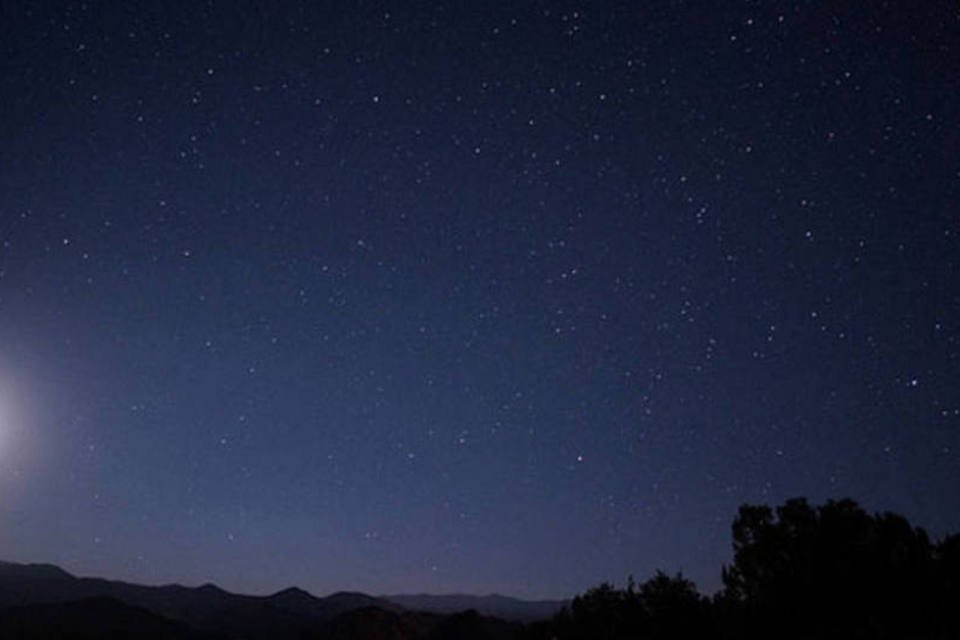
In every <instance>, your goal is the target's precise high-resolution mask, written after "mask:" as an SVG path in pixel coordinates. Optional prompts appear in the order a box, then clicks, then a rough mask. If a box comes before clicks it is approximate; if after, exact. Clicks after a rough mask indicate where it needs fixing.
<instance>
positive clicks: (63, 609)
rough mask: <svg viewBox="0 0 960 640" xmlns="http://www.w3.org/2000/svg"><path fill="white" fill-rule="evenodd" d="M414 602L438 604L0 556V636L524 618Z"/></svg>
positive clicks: (273, 633)
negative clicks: (240, 586)
mask: <svg viewBox="0 0 960 640" xmlns="http://www.w3.org/2000/svg"><path fill="white" fill-rule="evenodd" d="M419 598H420V600H421V601H422V602H423V603H424V604H427V605H429V604H430V603H431V602H433V603H437V602H441V603H443V605H444V606H443V609H444V611H429V610H419V609H418V610H412V608H410V607H406V606H404V605H402V604H401V603H399V602H396V601H393V600H390V599H388V598H382V597H376V596H371V595H368V594H365V593H360V592H351V591H338V592H334V593H332V594H330V595H328V596H324V597H318V596H315V595H313V594H311V593H310V592H309V591H306V590H305V589H302V588H300V587H296V586H291V587H287V588H285V589H281V590H279V591H277V592H275V593H273V594H270V595H246V594H238V593H232V592H230V591H226V590H225V589H223V588H221V587H219V586H217V585H216V584H213V583H210V582H207V583H204V584H202V585H200V586H197V587H188V586H184V585H181V584H167V585H159V586H147V585H140V584H135V583H130V582H123V581H117V580H108V579H104V578H96V577H78V576H75V575H73V574H71V573H69V572H67V571H65V570H63V569H61V568H60V567H57V566H55V565H52V564H43V563H30V564H18V563H12V562H3V561H0V637H4V638H6V637H18V636H17V633H18V631H17V630H28V631H29V632H30V633H31V634H32V635H31V636H30V637H44V638H47V637H50V638H59V637H72V636H69V634H68V635H66V636H62V635H57V634H58V633H62V632H63V629H62V628H60V627H53V628H51V627H50V625H51V624H53V622H52V621H55V620H56V619H57V618H61V617H63V618H64V619H69V620H72V621H74V623H73V624H75V625H76V626H77V629H78V630H79V631H80V632H81V636H78V637H88V636H89V637H110V636H99V635H96V629H97V628H98V627H97V624H98V622H97V621H98V620H101V621H102V629H101V633H107V631H106V630H107V629H108V628H109V629H120V630H122V631H123V633H129V634H133V636H131V637H138V636H137V634H143V637H153V635H151V634H155V635H157V636H158V637H170V634H171V633H174V632H176V633H177V634H180V635H181V636H183V637H190V638H194V637H197V638H221V639H235V640H268V639H269V640H286V639H287V638H290V639H291V640H292V639H294V638H303V637H311V638H317V639H318V640H322V639H324V638H328V637H330V638H345V637H353V636H351V635H343V634H344V633H348V632H349V633H354V634H358V635H356V637H364V638H370V639H376V638H380V637H381V636H383V637H389V638H393V639H395V640H416V639H420V638H423V639H427V638H429V639H430V640H435V639H436V640H440V639H444V638H448V637H450V638H455V637H461V636H462V634H463V633H464V632H465V631H464V630H465V629H467V630H469V632H470V633H472V634H474V635H475V636H476V637H478V638H490V639H491V640H493V639H499V638H510V637H512V636H513V635H514V634H515V632H516V631H517V629H519V628H520V625H519V622H520V621H521V619H523V618H525V617H529V612H528V611H526V610H524V609H523V605H524V604H531V603H527V602H526V601H520V600H517V599H514V598H509V597H506V596H475V597H472V598H470V597H467V598H466V599H465V597H464V596H428V595H427V596H426V597H425V596H424V595H421V596H419ZM491 598H492V599H491ZM457 601H463V602H467V601H469V603H474V604H478V605H481V606H479V607H476V606H474V607H471V606H467V607H464V609H461V610H457V609H456V607H454V606H453V604H454V603H455V602H457ZM517 603H520V604H519V606H518V604H517ZM494 604H499V605H501V608H502V609H503V610H504V611H505V612H506V613H507V614H508V615H507V618H509V620H506V619H501V618H500V617H498V616H494V615H491V614H489V613H488V611H489V610H491V609H495V607H492V605H494ZM533 604H534V605H535V604H536V603H533ZM434 608H437V607H434ZM465 609H473V610H474V611H465ZM518 611H519V612H520V613H519V615H517V612H518ZM5 625H6V626H5ZM131 630H132V631H131ZM10 633H13V635H9V634H10ZM5 634H7V635H5ZM83 634H87V635H83ZM90 634H93V635H90ZM164 634H166V635H164ZM124 637H127V636H124ZM176 637H180V636H176ZM471 637H473V636H471Z"/></svg>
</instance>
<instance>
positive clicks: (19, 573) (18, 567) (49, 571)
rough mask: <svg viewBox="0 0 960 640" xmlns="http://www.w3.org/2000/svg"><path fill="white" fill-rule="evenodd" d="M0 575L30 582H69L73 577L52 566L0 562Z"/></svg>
mask: <svg viewBox="0 0 960 640" xmlns="http://www.w3.org/2000/svg"><path fill="white" fill-rule="evenodd" d="M0 575H2V576H6V577H10V578H17V579H30V580H70V579H73V578H74V576H73V575H71V574H70V573H67V572H66V571H64V570H63V569H61V568H60V567H58V566H56V565H52V564H20V563H17V562H0Z"/></svg>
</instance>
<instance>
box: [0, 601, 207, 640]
mask: <svg viewBox="0 0 960 640" xmlns="http://www.w3.org/2000/svg"><path fill="white" fill-rule="evenodd" d="M0 637H2V638H4V640H6V639H8V638H9V639H10V640H14V639H16V640H27V639H31V638H36V639H38V640H39V639H43V640H61V639H62V640H67V639H69V640H95V639H100V638H111V639H117V640H123V639H126V638H129V639H130V640H133V639H136V640H170V639H172V638H176V639H177V640H222V638H223V636H221V635H217V634H210V633H203V632H200V631H195V630H192V629H190V628H189V627H188V626H187V625H184V624H180V623H177V622H173V621H171V620H167V619H166V618H163V617H161V616H158V615H155V614H152V613H150V612H149V611H146V610H145V609H140V608H138V607H131V606H130V605H127V604H124V603H122V602H120V601H119V600H114V599H112V598H87V599H84V600H76V601H73V602H54V603H45V604H31V605H26V606H22V607H11V608H9V609H3V610H0Z"/></svg>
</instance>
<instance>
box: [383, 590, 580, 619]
mask: <svg viewBox="0 0 960 640" xmlns="http://www.w3.org/2000/svg"><path fill="white" fill-rule="evenodd" d="M381 598H382V599H383V600H388V601H390V602H392V603H394V604H397V605H400V606H401V607H403V608H405V609H412V610H414V611H429V612H432V613H443V614H450V613H461V612H464V611H468V610H472V611H476V612H478V613H480V614H482V615H485V616H492V617H495V618H500V619H502V620H510V621H516V622H535V621H537V620H545V619H547V618H550V617H552V616H553V615H554V614H556V613H557V612H558V611H560V610H561V609H563V608H564V607H565V606H567V605H569V604H570V602H569V601H568V600H520V599H518V598H510V597H507V596H502V595H498V594H490V595H487V596H472V595H439V596H437V595H429V594H424V593H421V594H416V595H392V596H381Z"/></svg>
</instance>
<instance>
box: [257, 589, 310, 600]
mask: <svg viewBox="0 0 960 640" xmlns="http://www.w3.org/2000/svg"><path fill="white" fill-rule="evenodd" d="M269 598H270V599H271V600H283V601H285V602H293V601H309V602H313V601H315V600H317V597H316V596H314V595H313V594H312V593H310V592H308V591H304V590H303V589H301V588H300V587H287V588H286V589H282V590H280V591H277V592H276V593H274V594H273V595H271V596H269Z"/></svg>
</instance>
